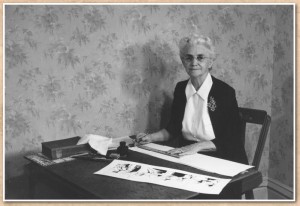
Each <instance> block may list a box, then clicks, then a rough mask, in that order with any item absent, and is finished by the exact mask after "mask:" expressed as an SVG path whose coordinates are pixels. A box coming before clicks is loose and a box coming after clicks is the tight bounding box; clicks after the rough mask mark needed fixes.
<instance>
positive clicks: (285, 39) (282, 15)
mask: <svg viewBox="0 0 300 206" xmlns="http://www.w3.org/2000/svg"><path fill="white" fill-rule="evenodd" d="M292 9H293V8H292V7H291V6H284V7H281V8H278V10H277V11H276V13H275V21H276V27H275V29H276V31H275V33H276V35H275V36H274V44H275V45H274V51H275V53H274V69H273V84H272V125H271V129H270V133H271V135H270V136H271V138H270V163H269V172H268V174H269V177H270V178H272V179H275V180H277V181H279V182H281V183H283V184H284V185H287V186H290V187H293V186H294V177H293V173H292V171H293V170H294V166H293V165H294V163H293V160H294V157H293V154H294V149H293V146H294V135H293V129H294V127H293V123H294V121H293V114H294V109H293V105H294V104H293V92H294V91H293V83H294V73H293V67H294V64H293V60H294V57H293V54H294V52H293V46H294V42H293V28H294V26H293V13H292V11H293V10H292Z"/></svg>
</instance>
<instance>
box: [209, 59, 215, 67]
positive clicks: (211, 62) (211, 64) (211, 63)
mask: <svg viewBox="0 0 300 206" xmlns="http://www.w3.org/2000/svg"><path fill="white" fill-rule="evenodd" d="M213 64H214V60H212V59H209V62H208V68H212V66H213Z"/></svg>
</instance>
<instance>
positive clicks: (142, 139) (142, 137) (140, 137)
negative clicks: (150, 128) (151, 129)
mask: <svg viewBox="0 0 300 206" xmlns="http://www.w3.org/2000/svg"><path fill="white" fill-rule="evenodd" d="M135 141H136V143H137V144H140V145H142V144H148V143H150V142H153V140H152V139H151V134H145V133H139V134H137V135H136V140H135Z"/></svg>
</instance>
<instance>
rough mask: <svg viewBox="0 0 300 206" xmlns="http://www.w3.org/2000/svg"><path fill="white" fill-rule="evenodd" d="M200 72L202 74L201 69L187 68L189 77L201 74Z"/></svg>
mask: <svg viewBox="0 0 300 206" xmlns="http://www.w3.org/2000/svg"><path fill="white" fill-rule="evenodd" d="M202 74H203V73H202V71H201V70H196V69H194V70H189V75H190V76H191V77H197V76H201V75H202Z"/></svg>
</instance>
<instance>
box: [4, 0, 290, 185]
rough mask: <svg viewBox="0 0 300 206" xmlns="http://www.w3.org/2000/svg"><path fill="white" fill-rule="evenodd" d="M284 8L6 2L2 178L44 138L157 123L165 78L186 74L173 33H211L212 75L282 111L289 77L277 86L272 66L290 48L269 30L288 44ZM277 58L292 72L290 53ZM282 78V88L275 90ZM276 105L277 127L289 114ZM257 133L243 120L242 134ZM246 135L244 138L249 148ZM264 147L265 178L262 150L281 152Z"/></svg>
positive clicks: (120, 131)
mask: <svg viewBox="0 0 300 206" xmlns="http://www.w3.org/2000/svg"><path fill="white" fill-rule="evenodd" d="M289 12H290V10H288V9H280V10H279V8H278V6H270V5H269V6H262V5H259V6H255V5H251V6H249V5H248V6H243V5H222V6H217V5H210V6H208V5H206V6H204V5H197V6H190V5H123V6H121V5H117V6H116V5H114V6H112V5H105V6H104V5H102V6H101V5H85V6H82V5H81V6H79V5H73V6H72V5H47V6H46V5H7V6H6V8H5V17H6V23H5V53H6V59H5V124H6V125H5V135H6V138H5V166H6V177H7V178H10V177H13V176H17V175H20V174H22V173H23V167H24V164H26V161H25V160H24V159H23V157H22V156H23V155H24V154H28V153H30V152H35V151H40V150H41V142H43V141H49V140H55V139H61V138H66V137H71V136H74V135H82V134H86V133H93V134H101V135H106V136H109V137H119V136H124V135H129V134H134V133H137V132H140V131H148V132H154V131H156V130H158V129H160V128H161V127H163V126H164V125H166V123H167V122H168V115H169V112H170V104H171V102H172V98H173V90H174V86H175V84H176V82H178V81H180V80H184V79H187V78H188V76H187V75H186V73H185V71H184V69H183V67H182V64H181V62H180V59H179V55H178V46H177V45H178V41H179V39H180V38H181V37H183V36H185V35H187V34H189V33H192V32H197V33H202V34H204V35H208V36H210V37H211V38H212V39H213V42H214V43H215V45H216V48H217V51H218V56H217V60H216V62H215V64H214V67H213V70H212V73H213V75H215V76H216V77H217V78H220V79H222V80H223V81H225V82H227V83H228V84H230V85H232V86H233V87H234V88H235V89H236V91H237V99H238V103H239V105H240V106H243V107H250V108H257V109H264V110H267V112H268V113H270V114H271V112H272V111H273V110H274V109H276V108H277V109H281V105H282V103H283V102H286V101H287V99H288V101H289V102H290V103H291V101H292V96H291V93H290V90H289V89H290V87H291V84H290V83H288V82H286V83H285V84H283V83H284V82H282V81H281V78H283V76H282V75H281V72H282V71H281V70H279V67H278V69H277V70H276V69H275V67H273V65H274V63H275V62H274V60H280V57H282V54H281V53H282V52H283V53H285V50H286V49H289V48H288V47H286V44H284V45H283V44H280V42H281V41H280V39H279V41H278V39H277V40H276V38H283V39H284V40H286V41H285V43H287V42H288V41H290V38H288V37H287V36H286V35H285V33H288V34H290V31H289V30H286V31H281V33H280V34H281V35H280V37H279V36H278V35H277V32H279V31H278V27H279V26H278V25H276V24H277V23H281V22H279V21H278V17H277V16H278V15H286V16H288V15H289V14H290V13H289ZM286 18H287V17H286ZM284 32H285V33H284ZM275 37H276V38H275ZM285 38H286V39H285ZM289 43H291V42H289ZM274 50H275V52H274ZM282 61H283V62H282V66H283V67H284V68H285V69H286V70H288V72H287V73H284V76H287V75H288V76H287V77H289V78H291V77H290V75H291V74H292V66H291V65H288V64H286V63H288V62H290V59H289V58H285V59H284V60H282ZM274 75H276V77H273V76H274ZM277 78H279V79H277ZM278 80H279V81H278ZM282 86H284V88H285V89H286V90H287V91H288V92H289V93H285V94H282V93H283V92H282V91H281V90H280V88H281V87H282ZM274 88H277V90H278V92H276V94H275V96H276V97H273V95H274V91H273V90H274ZM281 94H282V95H281ZM282 98H284V99H282ZM282 113H283V114H284V115H286V116H285V117H286V119H288V120H287V122H286V123H285V124H284V125H283V126H282V127H281V130H283V131H284V133H285V132H286V131H289V130H290V121H291V115H292V113H290V111H282ZM280 124H281V123H280ZM257 133H258V127H256V126H253V125H251V126H250V128H249V131H248V135H250V136H253V137H255V135H257ZM275 133H276V131H275ZM277 134H278V135H277V139H278V141H277V142H276V144H277V145H276V146H277V147H278V146H279V145H280V146H282V144H281V142H280V141H279V140H280V139H281V138H282V136H281V133H277ZM282 135H285V134H282ZM272 138H274V137H272ZM291 138H292V137H291ZM253 141H254V140H249V141H247V142H246V143H247V153H248V154H249V155H250V156H253V155H252V154H251V151H252V149H254V143H253ZM272 142H273V141H272ZM290 143H292V142H291V141H290V142H289V144H290ZM289 144H284V146H287V147H288V146H290V145H289ZM266 145H267V146H266V148H265V151H264V154H263V160H262V162H261V170H262V171H263V174H264V175H265V176H266V175H267V174H268V167H269V161H268V159H269V151H271V152H273V153H276V154H275V155H276V156H277V157H278V158H279V160H280V158H281V156H280V153H277V151H273V150H271V149H270V148H269V143H268V142H267V144H266ZM276 146H275V147H276ZM282 149H283V151H284V148H282ZM273 153H272V155H273ZM277 160H278V159H274V158H272V162H273V165H272V164H271V166H272V167H273V166H274V165H275V166H276V164H277V163H276V161H277ZM289 160H290V159H289ZM282 173H284V174H286V175H288V174H290V171H288V170H287V169H286V168H283V167H282V168H281V171H277V170H274V171H273V172H272V175H274V177H275V178H277V179H279V180H280V181H281V180H282V181H284V182H285V179H282V175H281V174H282ZM288 183H290V182H288Z"/></svg>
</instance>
